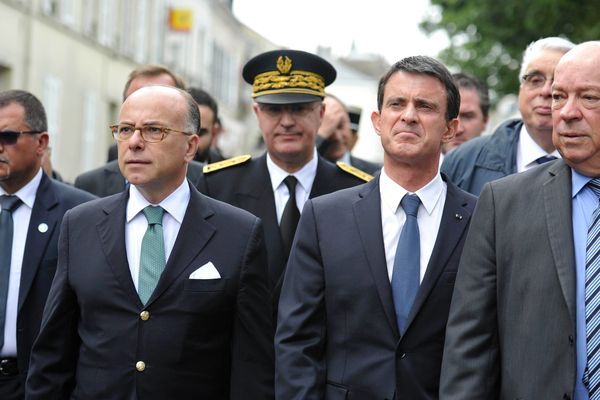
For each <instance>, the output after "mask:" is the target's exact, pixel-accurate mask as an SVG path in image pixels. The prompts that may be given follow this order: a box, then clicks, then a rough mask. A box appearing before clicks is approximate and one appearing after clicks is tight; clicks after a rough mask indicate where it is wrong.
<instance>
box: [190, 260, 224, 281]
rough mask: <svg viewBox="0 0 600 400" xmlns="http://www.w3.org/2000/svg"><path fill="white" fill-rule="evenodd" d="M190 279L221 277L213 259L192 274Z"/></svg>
mask: <svg viewBox="0 0 600 400" xmlns="http://www.w3.org/2000/svg"><path fill="white" fill-rule="evenodd" d="M190 279H221V274H219V271H217V269H216V268H215V266H214V264H213V263H212V261H209V262H207V263H206V264H204V265H203V266H201V267H200V268H198V269H197V270H195V271H194V272H192V274H191V275H190Z"/></svg>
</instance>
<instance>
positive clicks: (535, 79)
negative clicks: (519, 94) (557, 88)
mask: <svg viewBox="0 0 600 400" xmlns="http://www.w3.org/2000/svg"><path fill="white" fill-rule="evenodd" d="M546 81H550V83H552V82H554V78H546V77H545V76H544V75H542V74H540V73H532V74H525V75H523V76H522V77H521V82H523V85H525V86H527V87H528V88H530V89H539V88H541V87H543V86H544V85H545V84H546Z"/></svg>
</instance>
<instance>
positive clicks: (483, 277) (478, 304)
mask: <svg viewBox="0 0 600 400" xmlns="http://www.w3.org/2000/svg"><path fill="white" fill-rule="evenodd" d="M598 65H600V42H598V41H596V42H587V43H582V44H580V45H578V46H576V47H575V48H573V49H572V50H570V51H569V52H567V53H566V54H565V55H564V56H563V57H562V58H561V59H560V61H559V62H558V64H557V65H556V69H555V70H554V76H553V78H554V82H553V83H552V126H553V133H552V135H553V142H554V145H555V146H556V148H557V149H558V151H559V152H560V154H561V156H562V160H556V161H553V162H549V163H547V164H545V165H543V166H539V167H536V168H533V169H531V170H529V171H525V172H523V173H519V174H516V175H513V176H510V177H506V178H503V179H500V180H498V181H495V182H491V183H488V184H487V185H485V186H484V188H483V191H482V192H481V197H480V199H479V203H478V204H477V209H476V210H475V213H474V216H473V222H472V224H471V230H470V232H469V235H468V237H467V241H466V244H465V250H464V253H463V258H462V260H461V264H460V269H459V273H458V276H457V278H456V290H455V292H454V297H453V299H452V305H451V308H450V316H449V319H448V330H447V334H446V348H445V350H444V362H443V367H442V379H441V387H440V398H442V399H457V400H458V399H460V400H469V399H481V400H483V399H486V400H487V399H501V400H503V399H507V400H508V399H575V400H587V399H590V400H594V399H598V398H600V375H599V374H600V359H599V358H598V355H599V354H600V353H599V351H600V345H599V343H600V340H599V339H600V330H599V326H600V320H599V319H598V315H599V314H598V312H599V311H600V310H599V308H598V304H599V300H600V298H599V297H598V296H599V295H600V293H599V292H598V290H597V289H598V287H599V285H600V280H599V279H600V274H599V273H598V272H599V271H600V258H599V255H600V250H599V248H600V238H599V236H598V232H600V202H599V198H600V70H599V69H598Z"/></svg>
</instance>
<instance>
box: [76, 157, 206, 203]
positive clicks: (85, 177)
mask: <svg viewBox="0 0 600 400" xmlns="http://www.w3.org/2000/svg"><path fill="white" fill-rule="evenodd" d="M202 166H203V165H202V164H201V163H199V162H197V161H192V162H190V163H189V164H188V169H187V178H188V180H189V181H190V182H192V184H193V185H194V186H197V184H198V179H199V178H200V176H201V175H202ZM75 187H76V188H79V189H83V190H85V191H86V192H90V193H92V194H95V195H96V196H98V197H106V196H110V195H113V194H117V193H120V192H122V191H123V190H125V178H124V177H123V174H121V170H120V169H119V163H118V161H117V160H113V161H109V162H107V163H106V164H105V165H103V166H101V167H98V168H96V169H93V170H91V171H87V172H84V173H83V174H81V175H79V176H78V177H77V178H75Z"/></svg>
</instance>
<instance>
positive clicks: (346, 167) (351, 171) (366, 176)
mask: <svg viewBox="0 0 600 400" xmlns="http://www.w3.org/2000/svg"><path fill="white" fill-rule="evenodd" d="M335 165H337V166H338V167H339V168H340V169H341V170H342V171H344V172H347V173H349V174H350V175H354V176H355V177H357V178H358V179H362V180H363V181H365V182H369V181H370V180H371V179H373V175H369V174H367V173H366V172H365V171H361V170H360V169H358V168H356V167H353V166H352V165H350V164H346V163H345V162H341V161H338V162H336V163H335ZM204 168H206V167H204Z"/></svg>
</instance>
